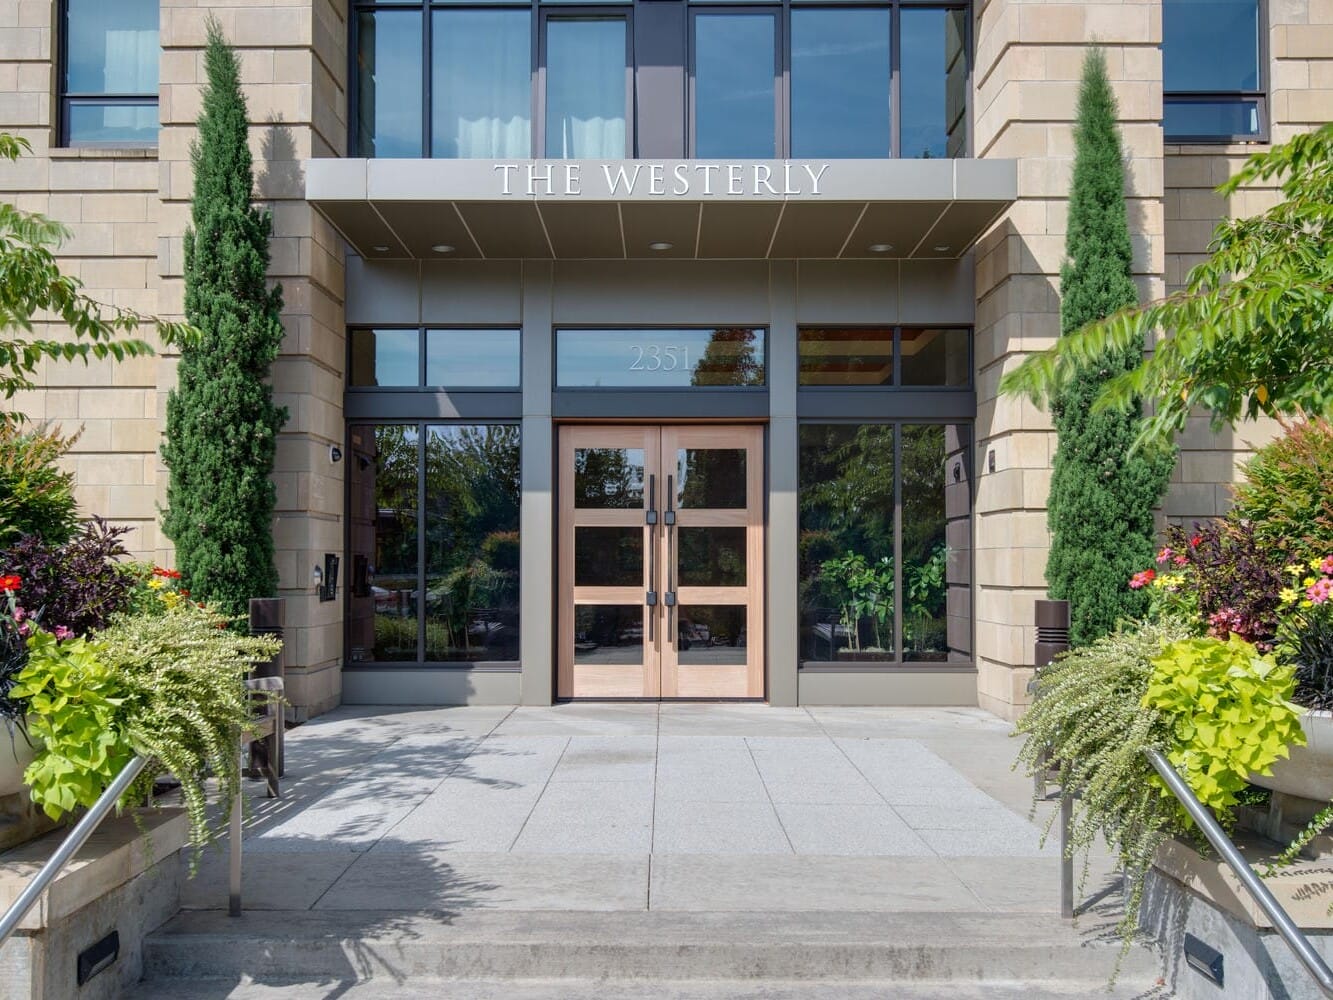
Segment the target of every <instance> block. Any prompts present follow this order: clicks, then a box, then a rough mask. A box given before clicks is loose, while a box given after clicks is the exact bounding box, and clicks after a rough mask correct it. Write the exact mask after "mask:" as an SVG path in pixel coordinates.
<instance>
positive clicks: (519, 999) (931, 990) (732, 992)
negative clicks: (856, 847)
mask: <svg viewBox="0 0 1333 1000" xmlns="http://www.w3.org/2000/svg"><path fill="white" fill-rule="evenodd" d="M333 996H336V997H337V998H338V1000H380V998H381V997H392V998H393V1000H440V998H441V997H448V998H449V1000H1087V998H1089V997H1096V998H1105V1000H1168V998H1169V996H1170V994H1168V993H1166V992H1165V991H1164V990H1150V991H1144V990H1141V989H1139V988H1137V987H1134V986H1128V985H1120V986H1116V987H1115V988H1113V989H1112V990H1110V991H1108V990H1107V989H1106V988H1105V984H1104V983H1088V982H1086V981H1075V982H1046V983H1042V984H1041V985H1040V986H1035V987H1034V986H1033V985H1032V984H1031V983H1003V982H987V983H953V982H946V983H929V982H914V983H903V982H901V981H888V980H876V981H872V982H857V983H848V982H845V981H844V982H830V981H827V980H825V981H809V980H804V981H800V982H795V981H785V982H778V981H764V982H758V983H754V982H740V981H737V980H707V979H705V980H698V979H695V980H673V981H669V982H667V981H660V980H659V981H653V982H649V983H645V982H641V981H639V982H636V981H632V980H615V979H597V980H586V979H578V980H573V979H540V980H537V979H507V980H494V979H492V980H478V979H471V980H460V979H452V980H435V981H432V982H421V983H411V984H404V985H401V986H390V985H389V984H386V983H383V982H379V981H372V982H359V983H358V982H344V983H331V982H328V981H326V980H321V981H319V982H306V983H295V982H290V983H279V982H260V983H257V982H253V981H250V980H248V979H247V980H246V981H243V982H237V981H236V980H229V979H213V980H195V981H191V982H185V981H182V980H170V979H167V980H158V981H157V982H154V983H145V984H144V985H143V986H142V988H141V989H140V990H139V991H138V992H136V993H131V994H127V995H126V1000H328V998H329V997H333Z"/></svg>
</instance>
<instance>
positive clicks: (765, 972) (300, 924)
mask: <svg viewBox="0 0 1333 1000" xmlns="http://www.w3.org/2000/svg"><path fill="white" fill-rule="evenodd" d="M1118 950H1119V940H1118V939H1117V938H1116V937H1115V936H1114V935H1113V933H1112V931H1111V925H1110V923H1109V921H1107V920H1105V919H1100V918H1097V917H1092V916H1089V917H1087V918H1085V920H1084V921H1083V922H1080V924H1079V925H1078V926H1073V925H1070V924H1068V923H1066V922H1065V921H1062V920H1060V919H1059V918H1058V917H1050V916H1044V915H1033V914H1023V915H1014V914H995V913H933V912H927V913H850V912H820V913H717V912H713V913H678V912H664V911H647V912H642V911H641V912H608V913H590V912H569V911H540V912H537V911H527V912H524V911H513V910H472V911H461V912H457V913H450V914H426V913H402V912H380V911H355V912H353V911H289V912H281V911H269V912H253V913H247V914H246V915H245V916H243V917H240V918H235V919H233V918H230V917H228V916H227V915H226V914H225V913H224V912H220V911H195V912H183V913H181V914H180V915H179V916H177V917H176V918H175V919H173V920H172V921H170V922H169V923H168V924H167V925H166V926H164V927H163V928H162V929H161V930H159V931H158V932H156V933H155V934H153V935H152V936H150V937H149V938H148V939H147V941H146V942H145V945H144V978H145V980H146V981H147V985H146V987H145V988H150V989H157V988H158V987H159V986H163V985H164V984H166V982H167V981H169V980H170V981H175V982H176V983H182V982H195V981H221V982H224V983H230V984H232V986H234V987H237V988H245V989H250V988H252V987H249V986H247V987H239V986H237V984H240V983H243V982H246V981H247V977H248V981H252V982H254V983H258V984H268V983H274V984H278V986H279V987H281V986H282V985H283V984H300V983H303V982H308V981H316V982H321V983H328V982H330V981H333V982H341V983H358V982H361V983H378V984H380V986H381V988H386V987H390V986H392V985H395V984H396V985H403V984H406V985H409V986H411V987H413V988H416V987H417V985H418V984H425V983H430V982H436V981H441V980H449V981H474V982H479V983H483V984H484V983H485V982H487V981H494V980H501V981H505V982H513V981H516V980H519V981H521V980H528V981H536V982H538V983H541V982H549V981H559V982H571V981H573V982H576V981H579V980H603V979H613V980H627V981H645V980H647V981H652V982H653V983H654V984H657V983H662V982H675V981H685V982H696V981H703V982H706V981H710V980H713V981H717V980H721V981H732V982H731V983H730V985H729V986H728V988H729V989H731V990H732V993H730V994H718V995H741V996H743V995H745V994H737V993H735V988H736V987H737V986H738V985H739V984H740V983H745V982H752V983H753V982H755V981H760V982H761V983H762V985H763V988H765V989H769V988H771V989H774V990H779V991H778V992H775V993H773V996H774V997H785V996H786V994H784V993H782V992H780V987H779V985H777V984H782V983H784V982H801V983H809V984H811V985H813V984H817V983H830V984H837V988H838V989H840V990H843V991H844V993H843V994H842V995H847V994H846V993H845V991H846V989H847V988H848V987H850V986H852V985H856V986H857V988H858V989H859V988H860V987H861V986H863V985H864V986H866V987H867V988H869V986H870V984H872V983H876V982H893V983H912V984H917V983H919V984H922V989H925V988H926V987H925V985H924V984H928V983H935V984H940V983H946V984H952V985H953V986H955V987H963V986H968V987H980V986H981V985H982V984H986V989H987V990H989V988H990V986H989V984H1028V986H1031V987H1034V988H1036V987H1040V988H1046V984H1051V988H1052V989H1054V988H1056V986H1055V984H1070V983H1078V984H1082V989H1083V993H1081V994H1073V995H1084V996H1091V995H1092V994H1093V993H1095V992H1100V991H1102V990H1104V988H1105V984H1106V982H1107V980H1108V978H1109V976H1110V973H1111V970H1112V968H1113V967H1114V965H1115V960H1116V955H1117V953H1118ZM1159 969H1160V966H1159V964H1158V961H1157V959H1156V957H1155V956H1154V955H1153V954H1152V953H1151V952H1150V951H1149V950H1148V949H1147V948H1138V947H1136V948H1134V949H1132V950H1131V951H1130V953H1129V955H1128V956H1127V957H1126V959H1125V961H1124V964H1123V966H1122V970H1121V975H1120V980H1121V982H1122V983H1123V984H1124V986H1125V987H1127V988H1130V989H1131V993H1130V994H1129V995H1137V993H1139V992H1142V991H1144V990H1147V989H1149V988H1150V987H1152V986H1153V985H1154V984H1155V983H1156V981H1157V977H1158V975H1159V974H1160V972H1159ZM699 985H700V988H701V989H702V988H704V987H703V983H702V982H700V983H699ZM253 988H260V987H253ZM264 988H267V987H264ZM275 988H277V987H275ZM291 988H293V989H295V988H297V987H296V986H295V985H293V986H292V987H291ZM1027 988H1028V987H1026V986H1025V987H1023V989H1024V990H1027ZM1060 988H1064V987H1063V986H1061V987H1060ZM478 989H482V987H481V986H479V987H478ZM162 995H172V996H177V995H183V994H176V993H170V992H168V993H166V994H163V993H161V992H159V993H157V994H153V993H146V994H145V996H162ZM205 995H207V994H205ZM213 995H215V996H219V997H222V996H231V995H233V994H228V993H225V992H221V993H215V994H213ZM234 995H235V996H243V997H248V996H251V995H253V996H256V997H260V996H267V995H269V994H265V993H262V992H261V993H254V994H249V993H238V994H234ZM272 995H273V996H275V997H282V996H287V994H284V993H281V992H278V993H273V994H272ZM290 995H291V996H293V997H300V996H302V995H303V994H301V993H299V992H298V993H292V994H290ZM341 995H342V994H340V996H341ZM365 995H366V996H370V995H373V994H371V993H367V994H365ZM436 995H438V994H436ZM449 995H450V996H451V997H453V996H455V995H457V996H471V994H465V993H461V994H456V993H455V991H454V990H453V989H452V988H451V989H450V991H449ZM488 995H490V994H487V993H485V992H478V993H476V996H477V997H479V998H480V997H484V996H488ZM533 995H534V996H542V995H545V994H541V993H535V994H533ZM565 995H577V994H565ZM589 995H590V996H591V994H589ZM627 995H633V994H627ZM645 995H648V994H645ZM656 995H660V994H656ZM691 995H692V994H690V993H684V994H682V996H691ZM700 995H701V996H704V997H708V996H710V994H708V993H707V992H704V993H702V994H700ZM767 995H768V994H765V993H762V992H761V993H756V994H754V996H756V997H762V996H767ZM830 995H832V994H830ZM880 995H881V996H883V995H884V994H883V993H881V994H880ZM902 995H906V994H902ZM922 995H923V996H929V995H930V994H928V993H923V994H922ZM954 995H962V996H965V995H966V994H954ZM986 995H987V996H991V995H992V994H991V993H989V992H987V993H986ZM996 995H1000V994H996ZM1024 995H1025V996H1034V995H1036V994H1032V993H1030V992H1025V993H1024ZM1053 995H1057V996H1059V995H1064V994H1060V993H1058V992H1057V993H1055V994H1053ZM605 996H607V994H605V993H602V994H601V997H603V998H604V997H605Z"/></svg>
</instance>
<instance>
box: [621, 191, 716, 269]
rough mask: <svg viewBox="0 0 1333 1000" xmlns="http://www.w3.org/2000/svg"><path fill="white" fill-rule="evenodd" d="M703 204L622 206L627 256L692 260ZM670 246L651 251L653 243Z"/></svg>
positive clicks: (647, 203)
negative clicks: (650, 245) (662, 243)
mask: <svg viewBox="0 0 1333 1000" xmlns="http://www.w3.org/2000/svg"><path fill="white" fill-rule="evenodd" d="M702 208H703V206H702V205H696V204H679V205H678V204H673V203H670V202H668V203H666V204H659V203H657V202H634V201H627V202H623V203H622V204H621V205H620V216H621V219H622V220H623V221H624V230H625V253H626V255H627V256H629V257H645V258H652V259H656V260H661V259H668V258H671V257H684V258H692V257H693V256H694V249H695V246H696V245H697V243H698V242H699V212H700V211H701V210H702ZM659 242H664V243H670V244H671V247H670V248H669V249H666V250H652V249H650V248H649V244H650V243H659Z"/></svg>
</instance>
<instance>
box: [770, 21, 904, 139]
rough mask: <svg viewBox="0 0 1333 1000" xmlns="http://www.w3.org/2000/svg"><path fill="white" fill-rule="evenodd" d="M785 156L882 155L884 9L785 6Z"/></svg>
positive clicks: (886, 44) (886, 84) (885, 65)
mask: <svg viewBox="0 0 1333 1000" xmlns="http://www.w3.org/2000/svg"><path fill="white" fill-rule="evenodd" d="M791 155H792V156H809V157H821V158H822V157H828V158H835V157H837V158H882V157H886V156H888V155H889V11H888V8H862V9H859V10H849V9H846V8H835V9H819V8H812V7H802V8H795V9H793V10H792V12H791Z"/></svg>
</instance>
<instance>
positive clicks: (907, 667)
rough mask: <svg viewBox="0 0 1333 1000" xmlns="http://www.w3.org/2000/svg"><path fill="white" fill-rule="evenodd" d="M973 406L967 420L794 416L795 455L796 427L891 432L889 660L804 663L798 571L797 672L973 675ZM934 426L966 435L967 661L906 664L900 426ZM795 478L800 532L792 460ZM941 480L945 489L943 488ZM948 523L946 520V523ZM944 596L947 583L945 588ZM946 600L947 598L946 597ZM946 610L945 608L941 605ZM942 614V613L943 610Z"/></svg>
mask: <svg viewBox="0 0 1333 1000" xmlns="http://www.w3.org/2000/svg"><path fill="white" fill-rule="evenodd" d="M975 410H976V407H975V403H974V405H973V414H972V416H968V417H963V418H956V419H954V418H950V417H948V416H944V415H941V414H939V413H938V412H936V413H935V414H933V415H931V416H926V415H912V414H903V415H898V414H895V415H893V416H888V415H885V414H883V413H882V412H881V413H878V414H876V415H871V414H870V412H869V410H867V411H866V413H865V415H843V416H832V417H830V416H822V415H806V414H804V413H799V414H798V418H797V435H798V436H797V451H798V453H799V451H800V437H799V435H800V428H801V427H803V426H806V425H827V424H842V425H846V426H849V427H861V426H865V425H867V424H873V425H875V426H884V427H892V428H893V587H894V601H893V646H894V648H893V655H892V656H891V657H889V656H886V657H885V658H884V659H882V660H864V661H847V662H839V661H838V660H807V659H804V658H803V657H801V656H800V655H799V653H800V648H801V636H800V629H801V628H802V626H803V622H804V618H805V607H804V605H802V603H801V600H800V593H799V591H800V584H801V575H800V568H799V566H798V568H797V579H796V581H795V583H796V588H797V602H796V608H797V614H796V617H797V625H796V627H797V637H796V641H797V651H798V658H797V669H798V670H800V671H810V672H818V671H824V672H834V673H858V674H865V673H902V672H904V671H928V672H931V673H950V672H959V671H967V672H971V671H975V670H976V667H977V663H978V656H977V604H976V601H977V573H976V524H977V510H976V506H977V505H976V489H977V468H978V466H977V457H976V448H977V433H976V420H975ZM926 424H929V425H938V426H942V427H948V426H961V427H964V428H966V430H967V447H966V449H965V461H966V464H967V468H966V469H965V470H963V472H962V476H963V477H964V478H965V479H966V481H967V482H968V484H969V485H970V486H971V491H970V494H969V498H968V510H967V522H968V546H969V556H968V580H967V591H968V602H969V611H970V614H969V616H968V643H969V647H970V648H969V657H968V659H965V660H939V661H937V660H909V659H906V658H905V657H904V655H903V654H904V652H905V650H904V648H903V646H904V642H903V604H904V601H903V600H901V599H900V598H901V595H902V593H903V527H904V526H903V475H902V472H903V468H902V453H903V435H902V428H903V427H904V426H913V427H915V426H921V425H926ZM797 466H798V474H797V484H796V519H797V531H798V532H799V531H800V530H801V492H802V489H801V483H800V475H799V466H800V459H799V454H798V458H797ZM947 485H948V484H947V481H946V487H947ZM946 523H947V518H946ZM946 594H947V584H946ZM946 599H947V598H946ZM946 608H947V604H946ZM946 615H947V611H946Z"/></svg>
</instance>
